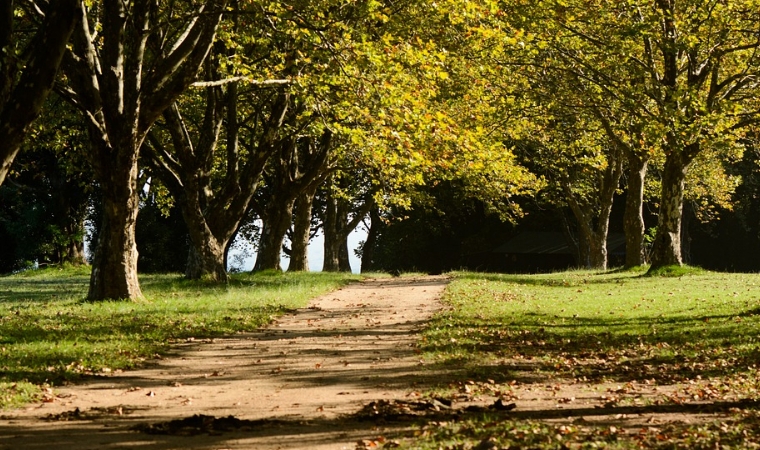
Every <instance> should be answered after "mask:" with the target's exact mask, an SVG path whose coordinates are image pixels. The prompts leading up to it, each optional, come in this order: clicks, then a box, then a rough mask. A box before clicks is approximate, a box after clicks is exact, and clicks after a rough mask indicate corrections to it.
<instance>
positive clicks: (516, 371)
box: [411, 268, 760, 449]
mask: <svg viewBox="0 0 760 450" xmlns="http://www.w3.org/2000/svg"><path fill="white" fill-rule="evenodd" d="M445 303H446V304H447V305H448V306H449V308H448V309H447V310H445V311H443V312H442V313H440V314H438V316H437V317H435V318H434V320H433V321H432V322H431V324H430V326H429V327H428V329H427V330H426V332H425V333H424V336H423V342H422V351H423V352H424V354H425V357H426V358H427V360H428V361H429V362H430V363H431V366H432V367H433V370H437V369H444V370H445V371H446V373H449V374H450V376H451V379H448V380H441V385H440V386H438V387H437V388H436V389H435V393H436V395H445V392H446V391H447V390H448V391H449V392H450V393H451V395H461V394H462V383H465V384H468V386H466V387H467V388H468V389H467V391H468V393H469V394H470V395H475V396H477V395H481V396H488V395H491V396H492V395H496V394H494V392H501V395H502V396H504V395H508V394H509V393H510V392H511V385H512V384H513V383H516V385H518V386H527V387H535V388H536V389H537V390H542V391H545V390H546V389H547V386H555V385H560V384H562V385H565V386H578V388H577V389H581V388H582V389H585V388H587V387H588V388H589V390H590V391H593V389H594V386H600V388H599V389H598V392H599V396H600V397H601V396H602V395H603V394H605V395H606V396H607V398H608V399H612V400H613V401H610V402H609V403H610V406H613V407H614V406H628V407H639V406H642V407H645V406H651V405H662V404H669V405H681V404H688V403H690V402H698V403H699V402H701V403H715V402H717V403H720V404H725V405H728V406H726V409H727V410H728V409H731V408H729V406H730V405H735V406H736V407H734V408H733V409H732V411H733V413H731V414H730V415H728V416H726V420H728V421H734V422H735V423H736V426H741V427H742V429H743V430H745V431H744V432H745V433H749V435H750V436H755V435H757V434H758V433H757V432H758V429H760V421H758V420H756V419H757V417H755V416H756V415H752V414H753V412H754V408H756V406H755V405H757V401H758V400H760V346H759V345H758V343H759V340H760V327H759V325H760V315H758V313H760V275H757V274H724V273H713V272H707V271H704V270H701V269H693V268H687V269H685V270H682V271H676V270H673V269H668V270H666V271H665V272H663V273H661V274H658V276H652V275H651V274H648V275H647V274H644V271H643V270H636V271H616V272H602V273H600V272H592V271H570V272H563V273H554V274H543V275H495V274H474V273H459V274H456V278H455V280H454V281H453V282H452V283H451V284H450V285H449V287H448V289H447V291H446V294H445ZM610 384H613V385H617V386H620V388H619V389H615V390H619V391H620V392H621V394H620V395H618V394H614V395H613V394H610V393H609V386H610ZM601 386H604V387H601ZM642 386H649V388H646V390H647V391H650V392H653V393H652V394H651V396H647V397H640V396H639V395H634V394H633V393H628V392H627V391H628V389H631V390H632V391H633V390H635V391H637V392H638V393H640V392H642V390H643V389H642ZM655 386H669V387H668V390H667V394H665V393H663V394H657V393H656V391H651V389H650V388H652V387H655ZM505 393H506V394H505ZM634 400H636V402H634ZM517 401H518V409H519V400H517ZM568 407H569V408H572V407H574V406H572V405H571V406H568ZM577 407H578V408H582V407H581V406H577ZM583 407H585V406H583ZM589 407H591V408H594V407H605V406H604V405H603V404H598V405H597V406H593V405H590V406H589ZM746 408H749V409H746ZM526 417H532V416H530V414H529V413H526ZM566 422H567V421H566ZM671 425H673V424H671ZM724 425H725V424H724ZM557 426H559V425H558V424H557V423H547V422H545V421H541V420H533V419H528V420H521V421H519V422H517V421H512V420H509V419H508V418H502V419H499V420H496V419H492V418H488V417H485V416H484V417H482V418H478V417H474V416H473V415H467V416H465V417H463V418H462V419H461V420H454V421H452V422H451V423H448V424H446V425H445V426H439V427H432V428H430V429H429V432H427V434H426V435H427V437H425V438H421V439H417V440H414V441H413V445H411V447H412V448H439V447H440V448H457V449H458V448H470V447H468V446H477V445H479V443H482V442H483V440H484V439H491V438H492V439H495V440H496V441H497V444H494V445H495V446H493V448H501V447H509V446H514V447H517V448H534V447H535V448H558V446H561V445H564V444H562V443H563V442H564V443H567V442H573V443H574V444H577V446H580V448H586V447H588V448H591V447H593V445H592V443H594V442H596V444H594V445H597V448H602V447H603V448H616V447H619V448H640V447H641V446H642V445H644V446H645V447H647V448H648V447H649V446H657V445H659V444H657V437H656V434H655V435H653V436H649V435H648V434H647V433H644V434H642V435H641V436H638V437H636V438H634V437H632V436H629V434H630V433H628V434H625V433H623V434H621V433H620V432H614V433H612V432H609V430H607V431H606V432H605V430H604V427H601V428H600V427H599V426H596V425H584V426H583V427H580V428H578V431H577V432H572V433H571V432H568V431H567V430H568V429H567V428H565V429H563V430H564V432H566V434H567V435H566V436H565V435H563V433H562V432H558V430H559V429H558V428H556V427H557ZM526 427H528V428H530V429H531V430H537V431H536V432H525V433H523V432H524V431H525V428H526ZM531 427H533V428H531ZM702 427H703V429H702V431H699V430H697V428H698V427H697V426H696V425H695V426H694V427H692V428H693V429H692V428H690V427H689V426H687V425H683V424H681V425H680V426H676V425H673V426H672V427H671V428H672V429H670V431H668V436H671V435H672V436H676V435H678V433H681V432H682V433H683V434H684V436H683V438H678V439H680V440H678V439H676V440H671V443H672V442H678V445H685V446H687V447H688V445H691V444H692V443H695V445H697V447H698V448H702V447H699V446H701V445H702V443H708V444H709V445H713V444H715V442H718V441H720V440H721V436H722V437H723V438H725V440H726V442H731V441H732V440H733V442H735V443H736V442H739V441H738V439H739V435H735V433H733V432H731V433H729V432H723V431H721V430H722V429H723V428H725V426H723V427H722V426H721V425H720V424H718V425H715V426H713V425H710V424H703V425H702ZM479 430H480V431H479ZM484 430H485V431H484ZM520 430H523V431H520ZM481 431H482V432H481ZM515 433H516V434H515ZM605 433H607V434H605ZM700 433H702V434H700ZM716 433H717V434H716ZM721 433H722V434H721ZM732 433H733V434H732ZM468 435H469V436H470V437H465V438H462V437H461V436H468ZM516 436H517V437H516ZM558 436H559V437H558ZM573 436H576V437H577V438H574V437H573ZM662 436H664V435H661V436H660V437H661V438H662ZM695 436H696V437H695ZM699 436H702V437H699ZM668 439H670V437H668ZM673 439H675V438H673ZM700 439H701V440H700ZM721 442H722V441H721ZM642 443H643V444H642ZM655 444H656V445H655ZM708 444H705V445H708ZM482 445H483V446H484V447H483V448H491V447H488V445H490V444H489V443H488V442H485V443H483V444H482ZM598 446H601V447H598ZM509 448H511V447H509ZM570 448H576V447H575V446H570ZM705 448H707V447H705Z"/></svg>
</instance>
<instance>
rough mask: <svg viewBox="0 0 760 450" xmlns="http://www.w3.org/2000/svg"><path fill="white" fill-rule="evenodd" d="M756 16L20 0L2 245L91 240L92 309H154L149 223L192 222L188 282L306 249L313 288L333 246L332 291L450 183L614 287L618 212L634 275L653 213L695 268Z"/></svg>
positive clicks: (738, 135)
mask: <svg viewBox="0 0 760 450" xmlns="http://www.w3.org/2000/svg"><path fill="white" fill-rule="evenodd" d="M759 19H760V4H758V2H757V1H752V0H726V1H724V0H720V1H718V0H715V1H708V2H702V1H696V0H647V1H645V0H633V1H625V2H607V1H603V0H594V1H591V2H589V1H580V0H552V1H538V2H535V1H531V2H524V1H519V0H518V1H512V2H499V1H477V2H469V1H468V2H465V1H459V0H445V1H440V2H421V1H414V0H408V1H403V0H402V1H398V0H395V1H394V0H387V1H356V2H340V1H334V0H323V1H316V2H314V1H308V2H307V1H295V2H286V3H283V2H266V1H256V0H253V1H240V0H237V1H232V0H205V1H200V0H196V1H189V2H174V1H169V2H157V1H151V0H131V1H127V2H124V1H117V0H100V1H98V0H93V1H82V0H60V1H50V2H34V1H25V2H13V1H8V2H5V4H4V6H3V7H2V10H0V22H2V24H3V26H2V27H0V29H2V32H0V50H1V51H0V143H2V144H0V155H2V158H3V162H2V166H1V167H0V183H2V184H3V186H2V189H3V195H2V196H0V198H2V199H3V200H2V201H3V205H2V206H3V208H2V209H3V211H2V214H3V216H4V217H5V219H3V220H4V222H2V223H6V224H11V223H14V224H19V223H20V224H22V225H23V226H22V228H23V227H24V226H25V227H26V228H24V229H18V230H16V231H15V233H16V234H15V235H16V236H18V235H19V233H23V232H24V230H25V229H27V228H28V232H30V233H31V232H32V231H34V232H35V233H38V234H39V235H40V239H42V240H44V241H45V242H47V243H50V244H51V245H49V246H48V247H49V248H47V250H45V252H47V254H50V253H51V252H54V253H56V254H57V255H58V256H57V258H58V259H59V260H60V259H65V258H70V259H74V260H81V258H82V255H81V241H82V236H83V234H84V225H83V224H84V221H85V220H87V219H88V218H89V220H91V221H92V223H93V225H92V226H91V228H92V229H94V230H95V232H96V234H97V239H96V240H95V242H96V248H95V251H94V256H93V259H92V265H93V270H92V277H91V281H90V290H89V294H88V297H89V298H90V299H93V300H98V299H108V298H139V297H141V296H142V294H141V291H140V287H139V282H138V280H137V261H138V253H137V247H136V242H135V239H136V238H135V233H136V225H137V222H138V220H139V219H138V212H139V211H140V210H141V208H145V207H146V205H148V204H150V205H152V206H151V207H155V208H157V209H158V210H161V211H163V212H164V213H165V214H168V212H169V211H170V210H172V209H173V210H175V211H178V213H179V214H180V215H181V217H182V220H183V222H184V224H185V225H186V229H187V234H188V239H189V240H188V243H189V246H188V247H189V252H188V253H189V256H188V257H187V264H186V265H185V267H186V270H185V275H186V277H188V278H191V279H198V278H206V279H210V280H213V281H218V282H224V281H226V280H227V258H228V253H229V250H230V246H231V245H232V243H233V241H234V239H235V237H236V236H256V241H257V260H256V266H255V270H266V269H279V268H280V254H281V250H282V248H283V243H284V240H285V237H286V236H288V237H289V239H290V241H291V243H292V245H291V246H290V248H289V249H288V251H289V253H290V258H291V265H290V270H305V269H306V268H307V264H306V245H307V243H308V241H309V239H310V238H311V237H313V235H314V233H315V232H316V230H321V231H322V232H323V233H324V235H325V265H324V270H346V269H347V268H349V267H347V266H348V249H347V245H346V240H347V237H348V235H349V234H350V232H351V231H352V230H353V229H354V228H355V227H356V226H358V225H359V223H361V222H362V221H366V220H367V219H368V218H371V225H369V235H368V238H367V242H365V244H364V246H363V257H364V261H363V269H367V268H369V267H370V265H371V261H372V259H373V253H374V252H375V250H376V248H377V244H376V242H377V239H378V233H380V230H381V229H382V228H383V227H384V226H385V225H387V224H388V223H392V222H393V221H394V220H395V218H398V217H403V216H404V215H405V214H407V213H406V212H405V211H410V209H411V208H413V207H414V208H420V207H423V208H424V207H435V205H434V204H435V196H433V195H431V194H430V192H431V191H430V190H431V189H435V187H436V186H457V189H458V192H459V194H457V196H456V198H457V199H458V201H463V202H467V201H472V200H477V201H478V202H480V203H482V205H484V206H483V207H484V209H485V210H486V211H487V212H488V213H489V214H494V215H497V216H498V217H500V218H501V219H502V220H510V221H519V220H520V217H521V214H522V208H521V206H522V205H523V204H524V202H526V201H536V199H540V200H541V201H544V202H547V204H550V205H552V207H554V208H566V209H567V210H568V211H570V212H571V214H572V217H573V220H574V222H575V227H574V228H575V229H576V230H577V239H578V241H579V243H580V245H579V248H580V249H582V250H583V252H582V253H583V257H582V260H583V261H584V265H587V266H590V267H598V268H606V266H607V260H608V257H607V249H606V242H607V235H608V230H609V225H610V216H611V210H612V205H613V200H614V199H615V198H617V197H618V196H619V194H620V192H621V191H625V193H626V195H625V199H626V205H625V217H624V224H625V234H626V255H627V260H626V265H627V266H636V265H640V264H642V263H644V262H645V259H646V255H645V253H644V248H645V232H646V229H645V225H644V218H643V205H644V202H645V199H646V198H650V199H654V200H653V201H654V202H655V203H656V204H657V206H658V224H657V227H656V235H655V237H654V243H653V247H652V251H651V261H650V262H651V265H652V267H653V268H659V267H662V266H666V265H671V264H681V263H682V255H681V245H682V239H681V230H682V216H683V207H684V199H689V198H694V199H697V203H698V204H699V205H702V210H701V211H700V212H701V213H702V214H704V215H705V216H706V217H711V214H713V213H714V211H715V210H716V208H726V207H730V204H731V194H732V192H733V191H734V189H735V188H736V186H737V185H738V184H739V180H740V177H739V176H738V175H737V174H735V173H731V172H730V171H729V170H727V169H726V168H727V167H728V166H729V165H730V163H731V161H735V160H737V159H739V158H741V156H742V153H743V152H745V151H755V142H756V139H755V138H756V136H757V123H758V118H759V117H760V108H759V106H760V105H759V104H758V84H759V83H760V77H759V76H758V67H760V65H759V64H758V62H760V56H758V47H760V20H759ZM19 151H21V153H19ZM14 160H16V161H15V163H14ZM12 163H13V165H11V164H12ZM34 195H37V196H38V197H39V200H38V201H37V202H36V203H34V204H35V205H36V209H34V208H31V209H29V208H27V209H26V210H25V209H24V208H23V204H24V203H25V202H24V201H23V200H19V199H20V198H21V199H23V198H26V199H29V198H32V196H34ZM51 198H55V199H56V200H54V201H52V200H51ZM26 203H28V202H26ZM53 203H55V204H56V206H54V205H53ZM24 214H28V217H27V216H25V215H24ZM11 217H15V221H11V220H10V219H8V218H11ZM256 220H260V223H261V224H262V225H261V227H260V229H258V227H257V225H256V224H257V223H259V222H257V221H256ZM43 222H44V224H45V226H42V227H39V226H37V227H36V228H35V224H39V223H43ZM9 226H10V225H6V228H8V227H9ZM14 226H16V225H14ZM32 229H34V230H32ZM6 232H7V230H6ZM42 236H45V237H44V238H43V237H42ZM22 244H24V245H25V244H26V243H21V242H18V241H15V242H14V243H13V245H15V246H18V247H19V248H20V247H23V245H22Z"/></svg>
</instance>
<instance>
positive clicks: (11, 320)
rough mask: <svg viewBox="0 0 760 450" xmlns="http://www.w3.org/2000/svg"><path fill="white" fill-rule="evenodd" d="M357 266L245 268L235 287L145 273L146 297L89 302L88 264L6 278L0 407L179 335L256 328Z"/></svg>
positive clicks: (0, 309) (127, 360)
mask: <svg viewBox="0 0 760 450" xmlns="http://www.w3.org/2000/svg"><path fill="white" fill-rule="evenodd" d="M357 279H358V277H357V276H355V275H347V274H328V273H300V274H299V273H296V274H291V273H284V274H281V273H261V274H254V275H251V274H238V275H235V276H233V278H232V280H231V282H230V283H229V285H228V286H219V285H212V284H207V283H203V282H191V281H185V280H182V279H181V278H180V277H179V276H178V275H176V274H171V275H145V276H141V277H140V282H141V286H142V289H143V293H144V295H145V297H146V299H147V300H145V301H141V302H111V301H108V302H95V303H90V302H85V301H83V298H84V296H85V294H86V291H87V283H88V280H89V270H88V269H87V268H81V269H64V270H60V269H46V270H40V271H32V272H26V273H23V274H19V275H14V276H8V277H0V407H8V406H16V405H19V404H22V403H24V402H28V401H30V400H31V399H34V398H35V396H39V395H40V394H41V392H42V389H43V388H44V387H45V386H46V385H55V384H59V383H62V382H65V381H67V380H73V379H76V378H78V377H81V376H83V375H89V374H96V373H108V372H112V371H116V370H124V369H129V368H132V367H135V366H137V365H139V364H140V363H141V362H142V361H144V360H146V359H148V358H152V357H154V356H155V355H156V354H160V353H161V352H162V351H164V350H166V349H167V348H168V346H169V345H170V344H171V343H172V342H174V341H176V340H179V339H187V338H190V337H194V338H204V337H212V336H219V335H224V334H232V333H236V332H240V331H249V330H254V329H256V328H258V327H260V326H262V325H264V324H266V323H268V322H269V321H271V320H272V318H274V317H276V316H278V315H280V314H282V313H283V312H285V311H287V310H289V309H293V308H299V307H302V306H304V305H305V304H306V303H307V302H308V300H309V299H311V298H313V297H315V296H318V295H320V294H323V293H325V292H328V291H330V290H333V289H335V288H337V287H339V286H341V285H343V284H346V283H348V282H350V281H352V280H357Z"/></svg>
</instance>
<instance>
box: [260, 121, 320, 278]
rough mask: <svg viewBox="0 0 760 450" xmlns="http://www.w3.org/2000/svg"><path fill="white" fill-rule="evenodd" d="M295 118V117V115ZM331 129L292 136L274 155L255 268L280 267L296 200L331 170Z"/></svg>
mask: <svg viewBox="0 0 760 450" xmlns="http://www.w3.org/2000/svg"><path fill="white" fill-rule="evenodd" d="M294 118H295V117H294ZM331 148H332V132H331V131H330V130H329V129H325V130H323V132H322V135H321V137H320V139H319V140H316V139H313V138H312V137H303V136H290V137H288V138H286V139H283V140H282V141H281V142H280V153H279V157H277V158H273V160H272V161H271V163H272V164H273V165H274V167H272V173H271V174H270V175H269V177H268V180H267V184H268V186H269V187H270V188H271V189H272V195H271V197H270V198H269V199H268V200H267V206H266V207H265V208H264V211H262V213H260V216H261V219H262V220H263V222H264V228H263V229H262V231H261V240H260V245H259V250H258V256H257V258H256V265H255V266H254V268H253V270H254V271H258V270H267V269H274V270H280V269H281V268H280V254H281V252H282V244H283V241H284V238H285V234H286V233H287V231H288V228H289V227H290V225H291V222H292V219H293V204H294V203H295V201H296V199H297V198H298V196H299V195H301V194H302V193H304V192H308V193H313V192H316V189H317V187H318V186H319V185H320V184H321V183H322V182H323V181H324V179H325V177H326V176H327V174H328V173H329V170H330V169H329V164H328V155H329V154H330V151H331Z"/></svg>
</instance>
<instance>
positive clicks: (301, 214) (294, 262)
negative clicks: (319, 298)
mask: <svg viewBox="0 0 760 450" xmlns="http://www.w3.org/2000/svg"><path fill="white" fill-rule="evenodd" d="M315 191H316V189H314V190H312V192H303V193H301V195H299V196H298V198H297V199H296V204H295V221H294V223H293V242H292V244H291V253H290V266H288V272H305V271H308V270H309V257H308V247H309V238H310V237H311V208H312V205H313V203H314V195H315Z"/></svg>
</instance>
